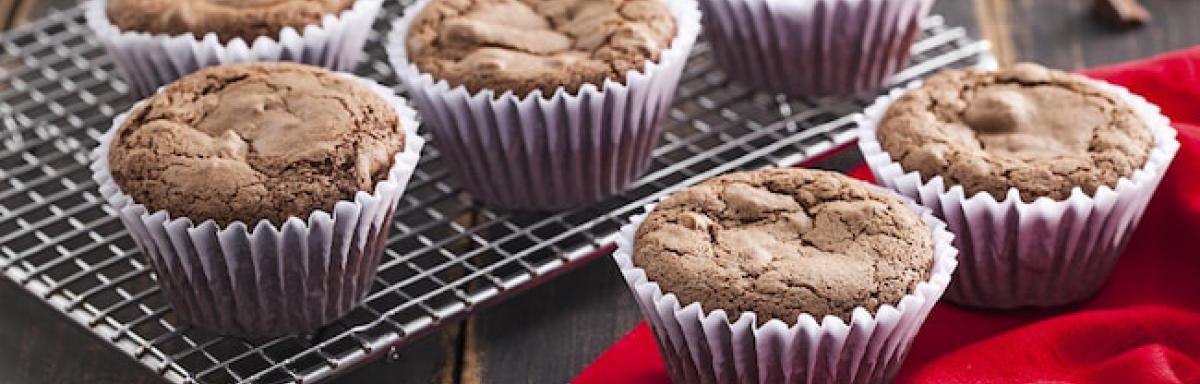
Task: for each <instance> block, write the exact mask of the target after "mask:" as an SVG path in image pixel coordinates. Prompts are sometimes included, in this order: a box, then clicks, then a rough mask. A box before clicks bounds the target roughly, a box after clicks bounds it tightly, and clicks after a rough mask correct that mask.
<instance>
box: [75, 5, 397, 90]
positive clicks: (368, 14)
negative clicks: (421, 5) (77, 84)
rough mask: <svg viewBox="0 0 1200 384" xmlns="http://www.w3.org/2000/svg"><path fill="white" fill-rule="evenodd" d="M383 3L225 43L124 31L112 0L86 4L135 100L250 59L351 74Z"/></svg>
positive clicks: (93, 26) (88, 15)
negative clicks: (113, 15)
mask: <svg viewBox="0 0 1200 384" xmlns="http://www.w3.org/2000/svg"><path fill="white" fill-rule="evenodd" d="M382 4H383V0H357V1H355V2H354V5H353V6H352V7H351V8H350V9H347V10H345V11H342V12H341V13H340V14H337V15H332V14H330V15H325V17H324V19H322V20H321V24H319V25H309V26H306V27H304V28H303V30H296V28H292V27H285V28H283V29H282V30H281V31H280V32H279V36H278V37H275V38H272V37H267V36H262V37H258V38H257V39H254V41H251V42H247V41H245V40H243V39H242V38H240V37H238V38H234V39H232V40H230V41H229V42H227V43H222V42H221V40H220V38H218V37H217V35H216V33H209V34H206V35H204V36H196V35H194V34H192V33H185V34H180V35H166V34H151V33H145V32H137V31H122V30H121V29H120V28H118V27H117V26H116V25H114V24H113V23H112V22H111V21H110V20H109V19H108V13H107V11H106V10H105V7H106V5H107V0H91V1H89V2H87V3H86V4H84V7H85V9H84V15H85V17H86V19H87V24H88V26H89V27H91V29H92V30H93V31H95V33H96V37H98V38H99V39H100V41H101V42H103V43H104V47H105V49H106V50H108V54H109V56H111V57H112V58H113V59H114V60H115V61H116V62H117V68H118V69H119V70H120V71H121V74H122V75H123V76H124V77H125V80H126V81H127V82H128V83H129V88H130V89H129V91H130V93H131V94H133V95H134V96H135V97H146V96H149V95H151V94H153V93H154V91H155V90H157V89H158V87H160V86H163V85H166V84H167V83H170V82H172V81H174V80H175V79H178V78H180V77H183V76H184V75H186V74H189V73H192V72H195V71H197V70H199V69H201V68H204V67H209V66H213V65H220V64H232V63H242V62H250V61H294V62H300V63H305V64H311V65H316V66H320V67H325V68H329V69H333V70H337V71H351V70H353V69H354V65H355V64H356V63H357V62H358V58H359V55H360V54H361V53H362V50H363V44H364V43H366V41H367V36H368V34H370V32H371V26H372V25H373V23H374V20H375V15H376V14H378V13H379V9H380V7H381V6H382Z"/></svg>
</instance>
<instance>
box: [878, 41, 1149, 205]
mask: <svg viewBox="0 0 1200 384" xmlns="http://www.w3.org/2000/svg"><path fill="white" fill-rule="evenodd" d="M877 136H878V139H879V143H880V145H881V146H882V147H883V149H884V150H885V151H887V152H888V154H890V155H891V157H892V158H893V159H896V161H897V162H899V163H900V164H901V165H902V166H903V167H904V169H905V170H906V171H917V172H919V173H920V174H921V177H922V178H923V179H924V180H926V181H928V180H929V179H931V178H933V177H935V176H942V177H943V178H944V179H945V181H946V185H947V187H949V186H954V185H961V186H962V187H963V188H964V189H965V190H966V192H967V195H968V196H971V195H974V194H976V193H978V192H987V193H989V194H991V195H992V196H994V197H995V198H996V199H997V200H1004V199H1005V195H1006V194H1007V191H1008V190H1009V189H1010V188H1016V189H1017V190H1019V191H1020V194H1021V199H1022V200H1024V201H1027V202H1032V201H1033V200H1035V199H1037V198H1039V197H1048V198H1051V199H1054V200H1064V199H1066V198H1067V197H1069V196H1070V194H1071V190H1072V189H1073V188H1075V187H1080V188H1082V190H1083V192H1084V193H1086V194H1088V195H1092V194H1093V193H1095V191H1096V189H1097V188H1099V187H1100V186H1102V185H1103V186H1109V187H1114V186H1115V185H1116V183H1117V180H1118V179H1120V178H1122V177H1129V176H1130V175H1132V174H1133V172H1134V171H1135V170H1137V169H1139V168H1141V167H1142V166H1143V165H1144V164H1145V163H1146V159H1147V157H1148V156H1149V154H1150V150H1151V147H1152V146H1153V143H1154V140H1153V137H1152V136H1151V132H1150V130H1149V129H1148V128H1147V127H1146V125H1145V123H1144V122H1143V120H1142V119H1141V118H1139V116H1138V115H1137V114H1136V113H1135V111H1134V109H1133V108H1132V107H1130V105H1128V104H1127V103H1126V102H1125V101H1124V100H1122V99H1120V98H1119V97H1117V96H1115V95H1112V94H1109V93H1106V92H1104V91H1102V90H1100V89H1098V88H1096V87H1094V86H1092V85H1090V84H1089V83H1088V82H1087V81H1086V80H1085V79H1083V78H1082V77H1080V76H1077V75H1072V74H1068V73H1064V72H1060V71H1055V70H1050V69H1046V68H1044V67H1042V66H1039V65H1036V64H1018V65H1016V66H1014V67H1013V68H1012V69H1010V70H1002V71H998V72H984V71H974V70H964V71H946V72H942V73H939V74H937V75H934V76H932V77H930V78H929V79H928V80H926V82H925V84H923V85H922V86H921V87H920V88H917V89H914V90H912V91H910V92H908V93H906V94H905V95H904V96H903V97H901V98H900V99H899V100H897V101H896V102H895V103H894V104H892V106H891V107H890V109H889V110H888V111H887V114H886V115H885V116H884V118H883V120H882V122H881V123H880V124H879V129H878V133H877Z"/></svg>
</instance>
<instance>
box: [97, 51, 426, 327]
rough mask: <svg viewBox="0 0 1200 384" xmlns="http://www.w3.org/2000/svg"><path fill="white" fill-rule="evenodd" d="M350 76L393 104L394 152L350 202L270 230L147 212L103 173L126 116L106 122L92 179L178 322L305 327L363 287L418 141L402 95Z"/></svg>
mask: <svg viewBox="0 0 1200 384" xmlns="http://www.w3.org/2000/svg"><path fill="white" fill-rule="evenodd" d="M345 76H347V77H350V76H349V75H345ZM359 81H362V82H364V83H365V84H367V85H369V86H370V87H371V89H373V90H374V91H375V92H376V93H378V94H379V95H380V96H381V97H384V98H385V99H387V100H388V101H389V104H391V105H393V106H394V107H395V108H396V111H397V112H398V114H399V116H400V124H401V125H402V126H403V127H404V130H405V144H404V151H402V152H400V153H397V154H396V156H395V158H394V162H393V165H392V168H391V169H390V170H389V172H388V176H387V178H386V179H385V180H381V181H379V182H377V183H376V184H375V189H374V191H373V192H366V191H359V192H358V193H356V194H355V195H354V198H353V200H343V201H339V202H337V204H336V205H335V206H334V208H333V211H332V212H325V211H323V210H316V211H313V212H312V213H311V214H310V215H308V216H307V217H291V218H288V219H287V221H286V222H284V223H283V225H280V226H276V225H273V224H272V223H271V222H269V221H267V220H261V221H259V222H258V223H257V224H253V225H251V224H247V223H243V222H241V221H237V222H233V223H230V224H228V225H224V226H222V225H218V224H216V223H215V222H214V221H213V220H207V221H204V222H202V223H195V222H193V221H192V220H191V219H189V218H187V217H173V216H171V214H170V212H167V211H163V210H160V211H157V212H150V211H149V210H148V209H147V208H146V206H144V205H142V204H139V203H138V202H136V201H134V200H133V198H132V197H131V196H129V195H127V194H125V193H123V192H122V191H121V189H120V186H119V185H117V183H116V182H115V181H114V180H113V178H112V174H111V172H110V170H109V165H108V152H109V147H110V146H111V143H112V140H113V138H114V136H115V134H116V132H117V130H118V128H119V127H120V126H121V125H122V124H123V123H124V121H125V119H126V117H127V116H128V114H129V113H128V112H126V113H123V114H121V115H119V116H117V118H116V119H114V120H113V125H112V128H111V129H110V130H109V131H108V132H107V133H105V135H104V136H103V137H102V138H101V140H100V146H99V148H97V149H96V150H95V151H94V152H93V154H92V165H91V168H92V171H93V178H94V179H95V180H96V183H97V184H98V185H99V186H100V194H101V195H102V196H103V197H104V199H105V200H106V201H107V202H108V204H109V205H111V206H112V207H113V208H115V209H116V211H117V213H118V214H119V216H120V218H121V222H122V223H124V224H125V227H126V228H127V229H128V230H129V234H130V236H131V237H133V239H134V241H135V242H136V243H137V245H138V248H139V249H140V250H141V251H142V253H143V254H144V255H145V257H146V260H148V262H149V264H150V266H151V267H152V268H153V270H154V272H155V274H156V275H157V279H158V283H159V286H160V287H161V288H162V290H163V293H164V294H165V295H166V298H167V301H168V302H169V303H170V304H171V307H172V308H173V309H174V312H175V316H176V317H177V318H178V319H179V320H182V321H184V322H187V323H191V324H193V325H195V326H197V327H199V328H202V329H206V330H209V331H213V332H216V333H218V334H222V335H230V336H239V337H250V338H259V337H271V336H279V335H288V334H301V333H308V332H312V331H315V330H316V329H317V328H318V327H320V326H322V325H325V324H328V323H330V322H332V321H334V320H336V319H338V318H339V317H342V316H343V315H345V314H347V313H348V312H349V311H350V310H351V309H352V308H353V307H354V306H356V305H358V303H359V302H361V301H362V299H363V297H364V296H365V295H366V294H367V292H368V291H370V289H371V285H372V281H373V280H374V278H375V272H376V268H377V267H378V265H379V260H380V257H381V255H382V254H383V250H384V248H385V247H386V244H387V238H388V232H389V229H390V228H391V226H392V225H391V223H392V220H391V217H392V214H393V213H394V212H395V210H396V206H397V204H398V203H399V200H400V197H401V195H402V194H403V193H404V190H405V187H406V186H407V185H408V181H409V179H410V178H411V177H412V175H413V172H414V171H415V170H416V167H417V162H418V160H419V157H420V153H421V148H422V147H423V146H424V144H425V140H424V139H422V138H421V136H420V135H419V134H417V122H416V120H415V116H416V112H415V111H413V110H412V109H411V108H409V107H408V106H407V105H405V104H406V103H405V102H404V100H402V99H400V98H399V97H396V96H395V94H393V93H392V91H391V90H390V89H388V88H386V87H383V86H381V85H378V84H375V83H373V82H370V81H368V80H363V79H359ZM139 104H140V103H139ZM136 108H137V107H136V106H135V107H134V109H136Z"/></svg>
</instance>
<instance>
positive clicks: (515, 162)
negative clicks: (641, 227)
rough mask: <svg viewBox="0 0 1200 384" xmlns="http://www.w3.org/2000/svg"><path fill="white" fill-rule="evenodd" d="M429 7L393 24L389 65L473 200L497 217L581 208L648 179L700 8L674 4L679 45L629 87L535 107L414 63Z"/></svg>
mask: <svg viewBox="0 0 1200 384" xmlns="http://www.w3.org/2000/svg"><path fill="white" fill-rule="evenodd" d="M428 2H429V1H428V0H424V1H420V2H418V3H417V4H416V5H414V6H413V7H411V8H410V9H409V10H407V11H406V12H405V15H404V17H402V18H400V19H398V20H397V21H396V22H395V23H394V24H393V27H392V32H391V35H390V36H389V38H388V43H387V50H388V56H389V59H390V60H391V63H392V67H393V68H395V70H396V74H397V76H398V77H399V78H400V80H401V81H403V83H404V85H405V88H406V89H408V91H409V94H410V95H411V97H412V99H413V101H414V103H415V104H416V106H417V109H418V110H420V111H421V117H422V119H423V120H424V121H426V122H427V123H428V124H429V127H430V129H431V130H432V133H433V137H434V143H435V145H436V146H437V148H438V149H439V150H441V151H442V154H443V155H444V156H445V159H446V161H447V164H448V165H449V168H450V170H451V174H452V175H453V177H454V178H455V179H456V180H457V181H458V182H459V183H460V184H461V185H462V186H463V188H464V189H466V190H467V191H468V192H470V193H471V195H472V196H474V197H475V198H477V199H479V200H481V201H483V202H484V203H486V204H487V205H489V206H491V207H494V208H507V209H530V210H554V209H562V208H569V207H576V206H581V205H585V204H588V203H593V202H597V201H600V200H603V199H604V198H607V197H610V196H612V195H615V194H617V193H620V192H621V191H623V190H624V189H625V187H626V186H628V185H629V184H630V183H632V182H633V181H635V180H636V179H637V178H638V177H639V176H641V174H642V173H643V172H644V171H645V170H646V168H647V167H648V166H649V162H650V154H651V152H652V151H653V149H654V147H655V146H656V145H657V143H658V139H659V136H660V134H661V133H662V127H661V126H660V125H659V122H660V121H661V119H662V117H663V116H664V115H665V114H666V112H667V111H668V110H669V109H670V106H671V101H672V100H673V98H674V95H675V88H676V86H677V85H678V83H679V78H680V76H681V74H682V71H683V66H684V63H685V62H686V61H687V58H688V53H689V52H691V49H692V45H693V44H694V43H695V41H696V36H697V35H698V34H699V31H700V12H699V10H698V9H697V6H696V3H695V1H694V0H669V1H667V2H666V5H667V8H668V9H669V11H670V13H671V15H672V16H674V17H675V24H676V36H675V38H674V39H672V40H671V45H670V47H668V48H667V49H665V50H663V51H662V53H661V55H660V59H659V61H658V62H657V63H656V62H650V61H647V62H646V64H645V68H644V69H643V70H642V71H630V72H629V73H628V74H627V75H626V77H625V79H624V82H616V81H611V80H607V81H605V82H604V84H601V85H593V84H587V85H584V86H583V87H581V88H580V89H579V91H578V92H577V93H576V94H569V93H567V91H566V89H565V88H561V87H560V88H559V89H558V90H557V91H556V92H554V93H553V94H549V95H545V94H542V93H541V91H534V92H533V93H531V94H529V95H527V96H525V97H517V96H515V95H514V94H513V93H512V92H506V91H504V90H484V91H481V92H477V93H471V92H470V91H468V90H467V89H466V88H464V87H462V86H458V87H451V86H450V84H449V83H447V82H446V81H445V80H440V79H435V78H434V77H433V76H432V75H430V74H428V73H422V72H421V71H420V70H419V69H418V68H417V67H416V65H414V64H412V63H411V62H409V59H408V51H407V48H406V42H407V36H408V30H409V26H410V25H411V24H412V22H413V20H414V19H415V18H416V15H418V14H419V13H420V12H421V10H422V9H423V8H424V6H425V5H426V4H428Z"/></svg>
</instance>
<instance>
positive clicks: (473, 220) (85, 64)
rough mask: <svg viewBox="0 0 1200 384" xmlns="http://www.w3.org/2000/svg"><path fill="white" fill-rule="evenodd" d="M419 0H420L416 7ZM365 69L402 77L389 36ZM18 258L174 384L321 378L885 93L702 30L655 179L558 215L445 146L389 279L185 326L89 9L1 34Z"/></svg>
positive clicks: (2, 207)
mask: <svg viewBox="0 0 1200 384" xmlns="http://www.w3.org/2000/svg"><path fill="white" fill-rule="evenodd" d="M401 3H403V4H401ZM408 3H409V1H400V2H390V3H389V5H388V6H387V7H386V9H385V11H384V14H385V16H383V17H381V18H380V20H379V21H378V22H377V25H376V27H377V28H376V32H375V33H373V34H372V36H371V38H370V41H369V42H368V44H367V46H368V51H369V57H368V58H367V60H366V62H364V63H362V65H361V66H360V70H359V71H358V73H359V74H360V75H364V76H367V77H370V78H373V79H376V80H379V81H381V82H383V83H385V84H395V78H394V77H393V75H392V72H391V69H390V68H389V67H388V65H387V64H386V60H385V59H384V54H383V50H382V45H381V41H380V39H381V37H382V36H384V35H385V34H384V32H385V31H386V28H387V25H386V24H387V23H386V21H387V20H389V19H391V18H392V17H394V16H396V15H398V14H399V13H400V12H401V10H402V9H403V7H404V5H405V4H408ZM923 27H924V34H923V36H922V38H921V40H920V42H918V43H917V44H916V45H915V46H914V47H913V51H914V59H913V64H912V65H911V66H910V67H909V68H907V69H906V70H904V71H903V72H901V73H900V74H899V75H898V76H897V80H896V83H897V84H899V83H903V82H906V81H908V80H911V79H914V78H918V77H921V76H924V75H925V74H928V73H929V72H932V71H934V70H936V69H939V68H943V67H962V66H970V65H979V64H981V63H983V62H986V61H987V60H988V59H987V58H988V57H990V55H989V54H988V45H987V43H986V42H980V41H973V40H970V39H969V38H968V37H967V36H966V33H965V31H964V30H963V29H962V28H951V27H947V26H945V25H943V22H942V19H941V18H940V17H937V16H934V17H930V18H929V19H927V20H925V21H924V22H923ZM0 50H2V51H3V55H2V56H0V271H3V275H4V276H6V277H7V278H9V279H11V280H13V281H15V282H16V283H17V284H18V285H20V286H22V287H23V288H25V289H26V290H28V291H29V292H30V293H31V294H33V295H35V296H37V297H38V298H39V299H42V300H44V301H45V302H46V303H47V304H49V305H50V306H52V307H53V308H55V309H56V310H58V311H60V312H61V313H63V314H64V315H65V316H66V317H67V318H69V319H72V320H73V321H75V322H78V323H79V324H81V325H82V326H84V327H85V328H87V329H88V330H89V331H90V332H92V333H93V334H95V336H97V337H98V338H99V339H101V340H103V341H104V342H106V343H108V344H111V345H113V346H114V347H116V348H117V349H119V350H120V351H122V352H123V353H125V354H127V355H128V356H130V357H131V358H133V359H135V360H137V361H139V362H140V363H141V364H143V365H144V366H146V367H148V368H149V369H151V370H153V371H154V372H156V373H158V374H160V375H161V376H162V377H164V378H166V379H167V380H169V381H172V382H204V383H227V382H286V381H316V380H320V379H324V378H328V377H330V376H333V375H335V374H337V373H340V372H344V371H346V370H347V369H350V368H352V367H353V366H356V365H359V364H361V363H364V362H366V361H368V360H370V359H372V358H374V357H378V356H380V355H382V354H385V353H387V352H388V351H389V349H390V348H395V347H397V346H400V345H403V344H404V343H406V342H409V341H412V340H414V339H415V338H417V337H420V336H421V335H423V334H425V333H427V332H429V331H432V330H433V329H435V328H437V327H438V326H440V325H442V324H445V323H447V322H449V321H453V320H455V319H457V318H459V317H462V316H465V315H467V314H469V313H471V312H472V311H475V310H477V309H479V308H480V307H482V306H484V305H486V304H490V303H494V302H496V301H498V300H500V299H501V298H503V297H505V296H507V295H510V294H512V293H514V292H516V291H518V290H520V289H522V288H526V287H530V286H533V285H536V284H538V283H540V282H542V281H544V280H545V279H548V278H550V277H552V276H553V275H555V274H557V273H560V272H562V271H564V270H566V269H568V268H569V267H572V266H574V265H578V264H580V263H582V262H584V261H586V260H588V259H591V258H593V257H595V256H597V255H601V254H603V253H604V251H606V250H608V249H609V248H608V244H609V243H610V240H611V238H612V236H613V235H614V233H615V232H616V230H617V229H618V228H619V227H620V225H622V224H623V223H624V220H625V217H627V216H628V215H629V214H631V213H634V212H636V211H637V210H638V209H639V208H640V207H641V206H643V205H644V204H645V203H647V202H651V201H653V200H654V199H656V198H658V197H659V196H661V195H662V194H663V193H664V192H666V191H669V190H671V189H672V188H676V187H679V186H684V185H688V184H692V183H695V182H697V181H699V180H703V179H705V178H708V177H711V176H714V175H717V174H720V173H724V172H728V171H731V170H736V169H748V168H757V167H762V166H766V165H772V164H774V165H792V164H796V163H799V162H801V161H803V160H806V159H809V158H812V157H814V156H818V155H821V154H824V153H826V152H829V151H832V150H834V149H837V148H839V147H841V146H843V145H845V144H847V143H850V142H851V141H852V140H853V135H852V129H853V127H854V125H853V123H852V120H851V117H850V116H851V115H852V114H853V113H855V112H857V111H858V110H859V109H860V108H862V106H863V105H864V104H865V103H866V102H867V101H868V100H869V99H870V95H865V96H862V97H858V98H852V99H820V100H806V99H787V98H783V97H776V96H770V95H765V94H761V93H755V92H751V91H749V90H747V89H745V88H742V87H740V86H737V85H735V84H729V82H728V81H726V80H725V78H724V75H723V74H722V73H721V72H720V71H719V70H717V69H715V68H714V63H713V60H712V58H711V55H710V53H709V49H708V46H707V44H706V43H704V42H703V41H701V42H700V43H698V45H697V47H696V49H695V51H694V53H693V55H692V57H691V61H690V62H689V65H688V67H687V69H686V70H685V74H684V76H683V80H682V83H681V85H680V87H679V92H678V95H677V98H676V102H675V104H674V106H673V108H672V109H671V111H670V114H669V117H668V118H667V119H666V121H665V124H666V125H667V127H666V129H665V130H666V133H665V134H664V137H663V140H662V142H661V144H660V145H659V147H658V148H657V149H655V152H654V156H655V159H654V162H653V165H652V167H651V169H650V170H649V171H648V172H647V174H646V176H645V177H643V178H642V179H641V180H640V181H638V182H637V183H635V184H634V185H633V186H632V187H630V189H629V191H628V192H627V193H626V194H625V195H624V196H621V197H617V198H614V199H612V200H610V201H607V202H603V203H600V204H596V205H595V206H591V207H587V208H583V209H578V210H573V211H567V212H561V213H557V214H529V213H508V212H496V211H491V210H488V209H486V208H484V207H480V206H478V205H476V204H474V203H473V202H472V201H471V200H470V197H469V196H466V195H465V194H464V193H461V191H460V189H459V188H458V187H457V186H456V185H455V184H454V182H453V180H451V179H450V178H449V177H448V175H447V171H446V169H445V166H444V165H443V164H442V162H441V161H440V159H439V156H438V153H437V150H436V149H435V146H427V147H426V148H427V149H426V153H425V154H424V158H423V160H422V161H421V165H420V168H419V169H418V171H417V173H416V175H415V176H414V179H413V181H412V183H411V185H410V186H409V190H408V191H407V193H406V195H405V197H404V199H403V202H402V203H401V207H400V208H399V209H398V211H397V212H396V214H395V223H394V225H395V229H394V231H393V235H392V237H391V238H390V239H389V242H388V244H389V247H388V249H387V254H386V255H385V256H384V259H383V261H382V265H381V266H380V271H379V276H378V278H376V280H375V286H374V287H373V288H374V290H373V292H372V293H371V294H370V296H369V297H368V298H367V300H366V302H365V304H364V305H362V306H360V307H359V308H358V309H357V310H355V311H354V312H353V313H352V314H350V315H349V316H347V317H346V318H344V319H342V320H340V321H338V322H337V323H335V324H333V325H330V326H328V327H326V328H325V329H323V330H322V331H320V332H319V333H318V334H316V335H309V336H303V337H285V338H279V339H273V340H266V341H249V340H241V339H234V338H224V337H217V336H213V335H210V334H207V333H205V332H203V331H201V330H197V329H194V328H192V327H190V326H188V325H183V324H179V323H177V322H176V321H175V319H174V318H173V316H172V313H171V309H170V307H169V306H168V305H167V303H166V302H165V300H164V298H163V295H162V294H161V292H160V291H159V289H158V288H157V286H156V284H155V283H154V276H153V274H152V273H151V272H150V270H149V268H148V266H147V265H146V263H145V262H144V261H143V260H142V258H141V257H140V256H139V255H138V251H137V249H136V246H135V245H134V243H133V241H132V240H131V239H130V238H129V237H128V236H127V235H126V232H125V229H124V228H123V227H122V225H121V224H120V222H119V220H118V219H117V218H116V216H115V215H114V213H113V211H112V210H111V209H110V208H108V207H107V206H105V205H103V204H102V199H101V197H100V196H99V194H98V193H97V191H96V186H95V184H94V183H93V182H92V180H91V175H90V172H89V171H88V168H87V164H88V161H87V153H88V151H89V150H90V149H91V148H92V147H93V146H94V145H95V144H96V140H97V138H98V137H99V136H100V134H101V132H102V131H103V130H106V129H107V128H108V127H109V122H110V120H111V119H112V117H113V116H114V115H115V114H117V113H120V112H122V111H124V110H125V109H127V108H129V107H130V106H131V104H132V103H133V102H134V101H135V100H132V99H130V98H129V97H128V96H126V90H127V86H126V85H125V83H123V82H122V80H121V79H120V78H119V77H117V76H115V73H114V67H113V62H112V60H111V59H110V58H109V57H107V56H106V55H105V54H104V50H103V47H102V46H101V44H100V42H99V41H97V40H96V39H95V38H94V37H92V36H91V34H90V33H89V31H88V29H87V28H86V26H85V24H84V22H83V19H82V12H81V10H80V9H78V8H75V9H70V10H65V11H60V12H55V13H53V14H51V15H50V16H49V17H47V18H45V19H42V20H40V21H37V22H35V23H33V24H31V25H29V26H27V27H25V28H23V29H20V30H17V31H14V32H11V33H8V34H5V35H3V36H2V37H0Z"/></svg>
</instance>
